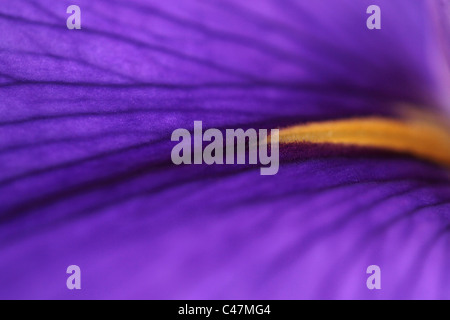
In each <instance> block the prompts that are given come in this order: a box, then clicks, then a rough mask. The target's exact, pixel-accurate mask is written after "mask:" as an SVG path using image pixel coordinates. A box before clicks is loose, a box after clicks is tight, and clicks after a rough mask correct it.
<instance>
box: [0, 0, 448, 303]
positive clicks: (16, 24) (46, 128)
mask: <svg viewBox="0 0 450 320" xmlns="http://www.w3.org/2000/svg"><path fill="white" fill-rule="evenodd" d="M372 2H373V1H365V0H364V1H357V2H356V1H350V0H339V1H336V0H333V1H331V0H329V1H315V2H311V1H294V0H291V1H275V0H272V1H270V0H264V1H258V2H257V3H253V2H248V3H247V2H243V1H235V0H228V1H203V2H202V1H181V0H180V1H176V0H170V1H169V0H168V1H159V2H155V1H144V0H140V1H138V0H133V1H125V0H108V1H106V0H104V1H95V2H94V1H86V0H77V3H76V4H77V5H79V6H80V8H81V10H82V29H81V30H68V29H67V28H66V24H65V22H66V19H67V16H68V15H67V14H66V8H67V7H68V6H69V5H71V4H73V3H72V2H71V1H57V2H55V1H50V0H39V1H37V0H36V1H33V0H29V1H25V0H16V1H8V2H7V3H5V4H3V5H2V6H0V35H1V40H0V112H1V117H0V169H1V170H0V202H1V212H0V270H1V274H0V298H94V299H95V298H179V299H191V298H194V299H196V298H203V299H207V298H209V299H211V298H212V299H216V298H217V299H218V298H225V299H257V298H266V299H280V298H285V299H300V298H337V299H340V298H341V299H345V298H387V299H390V298H415V299H417V298H445V299H448V298H450V273H449V272H448V270H450V265H449V264H450V257H449V255H450V251H449V244H450V243H449V237H448V235H449V232H448V230H449V212H450V202H449V201H450V176H449V173H448V169H444V168H440V167H438V166H436V165H434V164H430V163H426V162H422V161H420V160H417V159H414V158H411V157H407V156H404V155H395V154H390V153H384V152H378V151H371V150H362V151H361V150H358V151H355V150H350V151H349V150H341V149H339V150H334V149H333V148H331V147H329V146H322V147H317V146H316V147H313V146H297V147H290V148H286V149H284V150H283V149H282V150H281V152H282V160H283V161H282V164H281V167H280V171H279V173H278V174H277V175H275V176H272V177H267V176H260V175H259V168H257V167H249V166H237V165H236V166H206V165H205V166H203V165H202V166H180V167H177V166H175V165H173V164H172V162H171V160H170V151H171V149H172V147H173V143H172V142H171V141H170V135H171V133H172V131H173V130H175V129H177V128H187V129H189V130H192V126H193V122H194V121H195V120H201V121H203V123H204V126H205V127H210V128H220V129H224V128H239V127H243V128H277V127H284V126H287V125H292V124H299V123H303V122H306V121H316V120H328V119H337V118H347V117H354V116H366V115H385V116H391V115H395V114H396V112H397V109H398V108H397V107H398V105H400V104H411V105H416V106H418V107H419V108H424V109H433V110H441V111H442V110H443V111H444V112H447V111H448V105H446V102H447V100H446V99H447V97H446V94H447V93H446V91H445V89H447V90H448V85H449V83H448V82H447V81H448V65H447V66H446V65H444V64H443V61H444V54H443V52H442V51H443V48H448V47H445V44H444V43H443V42H442V39H443V38H442V37H439V36H437V33H435V32H434V31H435V30H436V29H435V28H436V24H435V21H434V20H432V19H431V17H434V16H433V15H431V13H430V12H431V11H432V10H430V6H433V5H437V3H438V1H430V2H428V1H414V2H412V1H410V0H395V1H388V0H377V1H376V2H377V4H378V5H379V6H380V7H381V8H382V19H383V20H382V21H383V22H382V23H383V27H382V29H381V30H377V31H376V32H370V31H369V30H367V28H366V19H367V14H366V9H367V7H368V6H369V5H371V4H373V3H372ZM442 3H444V2H442ZM429 13H430V14H429ZM444 20H445V18H444ZM445 30H446V29H444V32H445ZM446 31H448V29H447V30H446ZM446 53H447V54H448V52H446ZM436 57H440V58H441V59H442V60H439V61H442V63H441V64H436V60H434V59H437V58H436ZM72 264H76V265H79V266H80V267H81V269H82V271H83V276H82V277H83V289H82V290H80V291H79V292H75V293H74V292H72V291H69V290H67V288H66V286H65V284H66V277H67V275H66V273H65V271H66V268H67V266H69V265H72ZM373 264H375V265H379V266H380V267H381V269H382V271H383V273H382V274H383V288H382V290H380V291H370V290H368V289H367V287H366V279H367V274H366V272H365V271H366V268H367V266H369V265H373Z"/></svg>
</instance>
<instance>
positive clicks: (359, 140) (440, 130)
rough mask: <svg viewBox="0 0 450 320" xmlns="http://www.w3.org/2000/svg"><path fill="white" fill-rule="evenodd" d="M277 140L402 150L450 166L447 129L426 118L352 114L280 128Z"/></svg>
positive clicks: (449, 134) (449, 145)
mask: <svg viewBox="0 0 450 320" xmlns="http://www.w3.org/2000/svg"><path fill="white" fill-rule="evenodd" d="M279 139H280V144H289V143H301V142H308V143H331V144H345V145H354V146H363V147H376V148H382V149H386V150H390V151H397V152H404V153H408V154H411V155H413V156H416V157H419V158H422V159H426V160H429V161H433V162H436V163H438V164H441V165H444V166H448V167H450V131H449V128H448V127H446V126H445V125H443V124H442V123H439V121H429V119H427V120H424V119H418V118H414V119H390V118H383V117H369V118H354V119H346V120H336V121H325V122H314V123H309V124H303V125H296V126H293V127H288V128H285V129H281V130H280V135H279Z"/></svg>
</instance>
